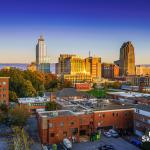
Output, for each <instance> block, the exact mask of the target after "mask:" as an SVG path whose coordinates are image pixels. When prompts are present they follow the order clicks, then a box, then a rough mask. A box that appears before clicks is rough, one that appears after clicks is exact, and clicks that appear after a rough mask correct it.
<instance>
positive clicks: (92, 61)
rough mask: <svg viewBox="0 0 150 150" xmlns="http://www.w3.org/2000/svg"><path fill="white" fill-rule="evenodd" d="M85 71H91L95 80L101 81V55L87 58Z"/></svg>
mask: <svg viewBox="0 0 150 150" xmlns="http://www.w3.org/2000/svg"><path fill="white" fill-rule="evenodd" d="M85 71H86V72H89V73H90V75H91V77H92V79H93V80H95V81H97V80H98V81H99V80H100V79H101V58H100V57H88V58H86V59H85Z"/></svg>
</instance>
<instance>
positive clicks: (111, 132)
mask: <svg viewBox="0 0 150 150" xmlns="http://www.w3.org/2000/svg"><path fill="white" fill-rule="evenodd" d="M109 133H110V134H111V136H112V137H116V138H117V137H119V134H118V133H117V131H115V130H114V129H110V130H109Z"/></svg>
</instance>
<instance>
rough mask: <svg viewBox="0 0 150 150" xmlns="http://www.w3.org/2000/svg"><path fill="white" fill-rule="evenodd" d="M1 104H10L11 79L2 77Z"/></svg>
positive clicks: (0, 78) (0, 79)
mask: <svg viewBox="0 0 150 150" xmlns="http://www.w3.org/2000/svg"><path fill="white" fill-rule="evenodd" d="M0 103H5V104H6V105H8V104H9V77H0Z"/></svg>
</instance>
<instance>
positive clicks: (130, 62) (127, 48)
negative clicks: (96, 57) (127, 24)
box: [119, 41, 135, 76]
mask: <svg viewBox="0 0 150 150" xmlns="http://www.w3.org/2000/svg"><path fill="white" fill-rule="evenodd" d="M119 67H120V76H127V75H135V54H134V47H133V45H132V43H131V42H130V41H128V42H125V43H123V45H122V46H121V48H120V62H119Z"/></svg>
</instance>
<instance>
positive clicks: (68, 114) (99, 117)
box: [37, 109, 134, 144]
mask: <svg viewBox="0 0 150 150" xmlns="http://www.w3.org/2000/svg"><path fill="white" fill-rule="evenodd" d="M133 112H134V110H133V109H117V110H104V111H95V112H87V113H81V114H76V113H74V112H72V111H69V110H60V111H51V112H46V111H45V112H39V113H38V115H37V116H38V126H39V135H40V138H41V142H42V143H43V144H54V143H60V142H62V141H63V139H64V138H68V139H70V140H71V139H72V137H74V138H75V139H76V141H77V142H80V137H82V136H90V135H91V134H92V133H93V132H95V131H97V130H99V129H102V128H105V129H109V128H115V129H132V128H133Z"/></svg>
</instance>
